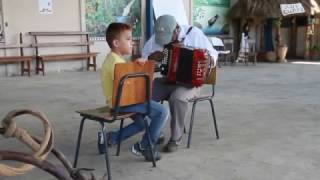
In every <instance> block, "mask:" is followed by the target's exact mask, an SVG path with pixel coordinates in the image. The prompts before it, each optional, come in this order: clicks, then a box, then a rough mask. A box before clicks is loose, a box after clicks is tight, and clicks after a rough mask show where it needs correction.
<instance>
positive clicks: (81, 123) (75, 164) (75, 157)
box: [73, 118, 86, 168]
mask: <svg viewBox="0 0 320 180" xmlns="http://www.w3.org/2000/svg"><path fill="white" fill-rule="evenodd" d="M85 120H86V118H82V120H81V122H80V129H79V133H78V140H77V146H76V153H75V156H74V162H73V167H74V168H76V167H77V163H78V156H79V151H80V143H81V137H82V130H83V124H84V121H85Z"/></svg>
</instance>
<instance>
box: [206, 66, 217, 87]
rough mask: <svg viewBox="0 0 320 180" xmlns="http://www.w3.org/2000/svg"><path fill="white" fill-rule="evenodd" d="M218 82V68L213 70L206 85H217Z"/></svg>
mask: <svg viewBox="0 0 320 180" xmlns="http://www.w3.org/2000/svg"><path fill="white" fill-rule="evenodd" d="M216 81H217V67H214V68H211V69H210V72H209V74H208V77H207V79H206V82H205V84H212V85H215V84H216Z"/></svg>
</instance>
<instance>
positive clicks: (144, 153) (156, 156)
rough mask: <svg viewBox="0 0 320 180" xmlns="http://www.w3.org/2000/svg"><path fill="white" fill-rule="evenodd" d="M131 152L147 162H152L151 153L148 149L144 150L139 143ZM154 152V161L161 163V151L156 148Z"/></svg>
mask: <svg viewBox="0 0 320 180" xmlns="http://www.w3.org/2000/svg"><path fill="white" fill-rule="evenodd" d="M131 152H132V153H133V154H134V155H136V156H144V158H145V160H146V161H152V155H151V152H150V151H149V150H147V149H144V148H142V147H141V144H140V143H139V142H137V143H135V144H134V145H133V146H132V147H131ZM153 152H154V160H156V161H159V160H160V159H161V156H160V153H159V151H158V150H157V149H156V148H154V151H153Z"/></svg>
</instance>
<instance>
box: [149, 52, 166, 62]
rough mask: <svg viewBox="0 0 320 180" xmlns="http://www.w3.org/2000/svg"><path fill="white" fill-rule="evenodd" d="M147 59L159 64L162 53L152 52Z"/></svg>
mask: <svg viewBox="0 0 320 180" xmlns="http://www.w3.org/2000/svg"><path fill="white" fill-rule="evenodd" d="M148 59H152V60H155V61H157V62H161V61H162V59H163V52H161V51H156V52H153V53H152V54H150V56H149V57H148Z"/></svg>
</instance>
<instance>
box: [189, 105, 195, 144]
mask: <svg viewBox="0 0 320 180" xmlns="http://www.w3.org/2000/svg"><path fill="white" fill-rule="evenodd" d="M196 104H197V102H194V103H193V105H192V111H191V120H190V127H189V136H188V145H187V148H190V144H191V138H192V127H193V120H194V111H195V109H196Z"/></svg>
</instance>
